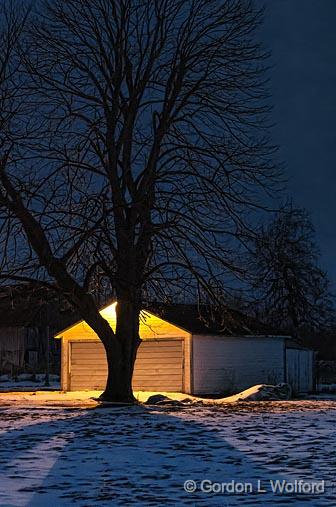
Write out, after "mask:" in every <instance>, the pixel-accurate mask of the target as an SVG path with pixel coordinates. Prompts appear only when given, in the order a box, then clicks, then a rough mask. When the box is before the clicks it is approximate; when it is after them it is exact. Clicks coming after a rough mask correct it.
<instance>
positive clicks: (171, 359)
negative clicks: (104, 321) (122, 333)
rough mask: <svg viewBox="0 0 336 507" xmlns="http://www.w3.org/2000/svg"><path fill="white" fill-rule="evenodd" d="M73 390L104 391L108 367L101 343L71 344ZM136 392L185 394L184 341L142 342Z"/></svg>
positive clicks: (135, 386)
mask: <svg viewBox="0 0 336 507" xmlns="http://www.w3.org/2000/svg"><path fill="white" fill-rule="evenodd" d="M70 347H71V350H70V364H71V367H70V390H71V391H77V390H78V391H80V390H84V389H103V388H104V387H105V382H106V375H107V366H106V358H105V351H104V347H103V345H102V343H101V342H70ZM133 389H134V390H139V391H140V390H143V391H158V390H161V391H163V390H164V391H171V392H172V391H182V389H183V340H168V339H167V340H157V341H154V340H153V341H144V342H142V343H141V345H140V347H139V350H138V354H137V359H136V362H135V368H134V375H133Z"/></svg>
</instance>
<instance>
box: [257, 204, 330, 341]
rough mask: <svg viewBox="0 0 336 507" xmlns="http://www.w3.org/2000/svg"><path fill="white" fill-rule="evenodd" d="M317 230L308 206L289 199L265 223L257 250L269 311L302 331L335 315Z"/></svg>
mask: <svg viewBox="0 0 336 507" xmlns="http://www.w3.org/2000/svg"><path fill="white" fill-rule="evenodd" d="M314 236H315V231H314V228H313V225H312V222H311V220H310V217H309V215H308V214H307V212H306V211H305V210H303V209H297V208H293V207H292V205H289V206H286V207H284V208H283V209H281V210H280V211H279V212H278V213H277V214H276V215H275V216H274V217H273V220H272V221H271V222H270V223H269V224H268V225H267V226H264V227H262V228H261V230H260V233H259V235H258V236H257V239H256V241H255V245H254V252H253V256H252V268H251V272H254V275H255V283H254V288H255V290H256V294H257V300H258V301H259V307H260V306H261V307H262V313H263V317H265V318H266V319H267V321H268V322H269V323H271V324H272V325H273V326H274V327H277V328H278V329H281V330H282V331H286V332H291V333H293V334H294V335H296V336H298V335H299V334H300V331H304V330H305V331H308V330H309V331H319V330H321V329H323V328H324V327H325V326H328V324H329V323H331V322H332V321H333V320H334V306H333V296H332V293H331V290H330V283H329V281H328V278H327V275H326V273H325V272H324V271H322V269H321V268H320V266H319V256H320V254H319V251H318V249H317V247H316V244H315V237H314Z"/></svg>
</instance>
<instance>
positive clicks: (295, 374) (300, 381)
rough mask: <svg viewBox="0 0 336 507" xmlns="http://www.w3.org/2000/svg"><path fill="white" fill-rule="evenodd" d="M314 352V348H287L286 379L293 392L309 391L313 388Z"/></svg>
mask: <svg viewBox="0 0 336 507" xmlns="http://www.w3.org/2000/svg"><path fill="white" fill-rule="evenodd" d="M313 369H314V352H313V351H312V350H302V349H292V348H288V349H287V350H286V380H287V382H288V383H289V384H290V385H291V386H292V389H293V394H298V393H309V392H311V391H312V390H313V387H314V386H313Z"/></svg>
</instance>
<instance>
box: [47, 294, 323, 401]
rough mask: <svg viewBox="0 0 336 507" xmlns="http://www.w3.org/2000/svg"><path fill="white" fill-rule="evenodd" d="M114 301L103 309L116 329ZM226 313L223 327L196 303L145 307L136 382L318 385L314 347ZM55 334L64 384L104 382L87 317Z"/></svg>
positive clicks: (155, 387)
mask: <svg viewBox="0 0 336 507" xmlns="http://www.w3.org/2000/svg"><path fill="white" fill-rule="evenodd" d="M115 307H116V303H112V304H110V305H108V306H107V307H105V308H104V309H103V310H102V311H101V314H102V316H103V317H104V318H105V319H106V320H108V322H109V323H110V325H111V327H112V328H113V329H115V322H116V312H115ZM227 319H228V321H229V322H230V326H228V328H230V332H229V330H228V331H227V332H226V330H225V327H224V328H223V326H222V325H221V330H220V331H219V330H218V326H211V325H209V323H208V322H207V321H206V319H202V318H201V317H200V314H199V309H198V308H197V307H196V306H195V305H168V306H164V307H163V306H161V307H160V306H157V307H153V308H151V309H150V310H144V311H143V312H142V315H141V324H140V337H141V339H142V343H141V345H140V347H139V350H138V354H137V359H136V363H135V370H134V375H133V389H134V390H136V391H168V392H169V391H170V392H174V391H175V392H185V393H189V394H194V395H217V394H229V393H234V392H239V391H241V390H244V389H246V388H248V387H250V386H252V385H255V384H264V383H265V384H278V383H281V382H288V383H290V384H291V385H292V388H293V391H294V393H304V392H310V391H313V389H314V352H313V351H312V350H309V349H306V348H303V347H301V346H300V345H299V344H297V343H295V342H294V341H293V340H292V339H290V337H288V336H275V335H273V334H266V333H265V332H263V330H262V328H260V326H258V324H257V323H256V322H255V321H253V320H251V319H249V318H248V317H246V316H243V315H242V314H241V313H240V312H234V311H231V310H230V311H228V312H227ZM224 320H225V316H224ZM233 323H234V325H232V324H233ZM258 327H259V329H257V328H258ZM223 329H224V330H223ZM56 339H60V340H61V341H62V354H61V387H62V389H63V390H64V391H78V390H93V389H97V390H99V389H103V388H104V386H105V381H106V376H107V364H106V358H105V351H104V347H103V345H102V343H101V342H100V341H99V339H98V337H97V335H96V334H95V333H94V331H93V330H92V329H91V328H90V327H89V326H88V324H86V323H85V322H84V321H81V322H78V323H76V324H74V325H73V326H71V327H69V328H67V329H66V330H64V331H62V332H60V333H59V334H57V336H56Z"/></svg>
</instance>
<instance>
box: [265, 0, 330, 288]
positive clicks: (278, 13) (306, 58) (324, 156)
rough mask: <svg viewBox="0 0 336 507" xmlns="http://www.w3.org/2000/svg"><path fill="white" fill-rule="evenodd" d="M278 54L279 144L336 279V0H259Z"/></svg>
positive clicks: (293, 188)
mask: <svg viewBox="0 0 336 507" xmlns="http://www.w3.org/2000/svg"><path fill="white" fill-rule="evenodd" d="M257 2H259V3H260V4H265V5H266V13H265V22H264V26H263V28H262V37H263V38H264V42H265V44H266V46H267V47H268V48H269V49H270V50H271V51H272V59H271V60H272V64H273V66H274V68H272V70H271V91H272V94H273V103H274V106H275V107H274V112H273V117H274V121H275V122H276V127H275V130H274V137H275V141H276V143H277V144H278V145H280V156H281V159H282V160H284V162H285V163H286V173H287V176H288V178H289V192H290V193H291V194H292V196H293V199H294V203H296V204H297V205H299V206H303V207H305V208H306V209H307V210H308V211H310V212H311V214H312V218H313V222H314V225H315V228H316V233H317V240H318V243H319V245H320V249H321V252H322V266H323V268H325V269H326V270H328V273H329V276H330V278H331V280H332V282H333V283H334V284H336V233H335V229H336V224H335V222H336V0H267V1H262V0H257Z"/></svg>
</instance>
